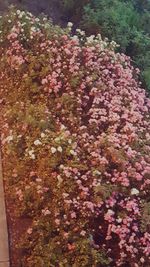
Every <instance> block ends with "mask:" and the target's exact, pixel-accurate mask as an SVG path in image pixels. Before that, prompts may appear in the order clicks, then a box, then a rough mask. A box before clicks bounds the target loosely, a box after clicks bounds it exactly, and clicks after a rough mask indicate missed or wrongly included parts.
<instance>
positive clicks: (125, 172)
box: [0, 11, 150, 267]
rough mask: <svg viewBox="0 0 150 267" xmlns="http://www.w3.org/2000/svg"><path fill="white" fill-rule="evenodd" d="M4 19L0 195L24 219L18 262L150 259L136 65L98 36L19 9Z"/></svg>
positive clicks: (148, 144) (138, 262) (146, 163)
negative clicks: (2, 190)
mask: <svg viewBox="0 0 150 267" xmlns="http://www.w3.org/2000/svg"><path fill="white" fill-rule="evenodd" d="M2 19H3V20H2V22H1V25H2V30H1V32H2V34H1V35H2V36H1V40H2V41H1V47H0V56H1V77H0V97H1V99H2V120H1V128H2V134H1V139H2V152H3V167H4V178H5V180H6V195H7V196H9V198H10V199H13V198H16V199H18V202H19V203H18V204H17V206H16V210H17V214H18V212H19V213H20V215H19V216H21V215H24V216H25V215H28V216H30V217H31V219H32V223H31V225H30V227H29V229H27V234H26V237H25V239H23V241H22V246H23V248H27V249H26V250H24V251H26V253H25V254H24V259H23V262H22V264H23V266H26V267H32V266H37V267H41V266H83V267H84V266H91V267H92V266H109V267H115V266H125V264H126V266H131V267H142V266H145V267H148V266H149V264H150V258H149V255H150V231H149V221H150V214H149V211H148V207H149V205H150V203H149V187H150V179H149V178H150V159H149V156H148V155H149V153H150V134H149V132H150V115H149V114H150V100H149V99H148V98H147V96H146V93H145V91H144V90H143V89H142V88H141V87H140V83H139V82H138V70H137V69H134V68H133V67H132V65H131V63H130V58H128V57H127V56H125V55H124V54H119V53H115V50H114V47H115V45H116V44H115V43H114V42H112V43H108V42H107V40H104V41H102V39H101V37H100V36H97V37H96V36H91V37H88V38H86V36H84V37H83V34H82V39H80V37H79V36H78V35H79V34H78V33H80V34H81V32H79V31H77V35H76V36H71V35H70V31H69V32H68V29H66V30H62V29H60V28H59V27H57V26H53V25H51V23H48V21H47V19H46V18H40V19H36V18H35V17H34V16H32V15H31V14H29V13H24V12H18V11H17V12H15V11H11V12H10V14H9V17H7V16H6V17H5V18H2ZM8 19H9V20H10V21H11V23H9V22H8ZM5 25H9V27H6V26H5ZM68 27H69V28H70V27H72V24H69V25H68ZM4 33H5V35H4ZM8 202H9V200H8ZM37 255H38V256H37ZM98 264H99V265H98Z"/></svg>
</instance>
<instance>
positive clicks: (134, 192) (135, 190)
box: [131, 188, 140, 195]
mask: <svg viewBox="0 0 150 267" xmlns="http://www.w3.org/2000/svg"><path fill="white" fill-rule="evenodd" d="M139 193H140V192H139V190H137V189H136V188H132V189H131V195H138V194H139Z"/></svg>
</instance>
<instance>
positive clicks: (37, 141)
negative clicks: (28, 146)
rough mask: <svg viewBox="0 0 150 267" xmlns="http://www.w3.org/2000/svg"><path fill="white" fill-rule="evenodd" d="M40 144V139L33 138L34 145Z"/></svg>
mask: <svg viewBox="0 0 150 267" xmlns="http://www.w3.org/2000/svg"><path fill="white" fill-rule="evenodd" d="M41 144H42V143H41V141H40V140H35V141H34V145H35V146H38V145H41Z"/></svg>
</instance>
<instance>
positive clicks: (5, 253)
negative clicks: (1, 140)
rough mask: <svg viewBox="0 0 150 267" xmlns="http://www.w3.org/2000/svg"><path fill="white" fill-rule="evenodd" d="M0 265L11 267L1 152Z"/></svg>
mask: <svg viewBox="0 0 150 267" xmlns="http://www.w3.org/2000/svg"><path fill="white" fill-rule="evenodd" d="M0 267H10V261H9V245H8V229H7V219H6V208H5V199H4V187H3V175H2V161H1V153H0Z"/></svg>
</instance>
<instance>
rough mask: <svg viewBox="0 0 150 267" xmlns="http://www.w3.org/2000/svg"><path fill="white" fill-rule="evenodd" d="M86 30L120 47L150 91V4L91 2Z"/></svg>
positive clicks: (115, 0) (86, 11)
mask: <svg viewBox="0 0 150 267" xmlns="http://www.w3.org/2000/svg"><path fill="white" fill-rule="evenodd" d="M84 9H85V13H84V15H83V18H82V23H81V25H83V27H84V28H85V29H86V31H87V32H88V31H89V32H90V33H91V32H93V31H94V29H95V30H96V31H100V32H101V34H102V35H103V36H107V37H108V38H109V39H110V40H115V41H116V42H117V43H118V44H120V51H122V52H124V53H126V54H128V55H130V56H131V57H132V59H133V60H134V64H135V66H138V67H139V68H140V69H141V71H142V73H141V77H142V80H143V82H144V84H145V86H146V87H147V88H148V89H149V90H150V82H149V78H148V77H147V75H145V72H146V73H148V76H149V75H150V72H149V69H150V63H149V62H150V54H149V51H150V35H149V34H150V32H149V29H150V15H149V11H150V4H149V1H137V0H134V1H131V0H128V1H122V0H113V1H112V0H107V1H106V0H102V1H99V0H91V1H90V3H89V4H88V5H87V6H85V8H84Z"/></svg>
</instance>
